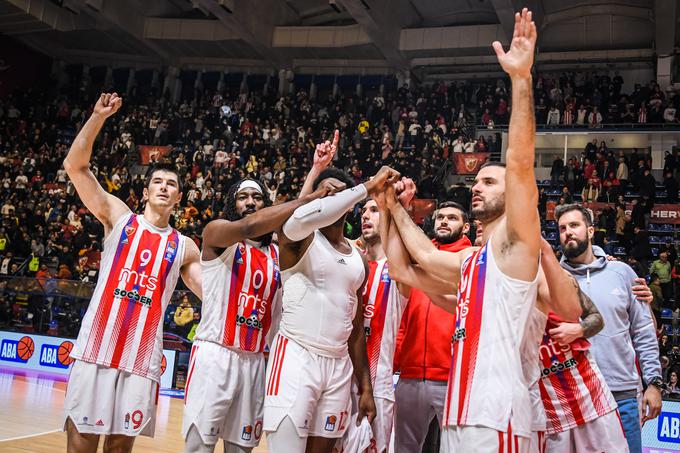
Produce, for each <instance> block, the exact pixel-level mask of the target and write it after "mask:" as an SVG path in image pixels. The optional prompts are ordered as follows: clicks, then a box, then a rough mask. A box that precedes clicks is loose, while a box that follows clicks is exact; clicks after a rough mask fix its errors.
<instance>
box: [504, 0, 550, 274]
mask: <svg viewBox="0 0 680 453" xmlns="http://www.w3.org/2000/svg"><path fill="white" fill-rule="evenodd" d="M535 46H536V24H535V23H534V22H533V21H532V15H531V11H528V10H527V9H526V8H524V9H523V10H522V13H521V14H520V13H517V14H515V30H514V34H513V37H512V42H511V43H510V50H508V52H507V53H506V52H504V51H503V47H502V46H501V43H500V42H498V41H496V42H494V43H493V48H494V50H495V51H496V55H497V57H498V61H499V63H500V64H501V66H502V67H503V70H504V71H505V72H506V73H508V75H509V76H510V81H511V84H512V114H511V115H510V126H509V129H508V149H507V154H506V174H505V213H506V228H505V230H504V232H503V231H502V232H501V234H500V235H495V236H494V238H493V240H494V245H497V249H499V250H501V249H507V246H508V245H509V246H511V247H512V248H513V249H517V251H516V252H514V251H513V253H512V257H511V258H510V259H507V260H500V261H499V265H500V267H501V270H502V271H503V272H504V273H506V274H508V275H509V276H511V277H515V278H520V279H523V280H531V279H533V278H532V277H533V276H535V275H536V272H537V270H538V254H539V249H540V239H541V235H540V219H539V214H538V210H537V209H536V206H537V205H538V189H537V187H536V181H535V179H534V178H535V177H534V154H535V149H534V147H535V146H534V145H535V143H534V142H535V130H536V119H535V117H534V102H533V92H532V78H531V67H532V65H533V61H534V48H535ZM504 235H505V237H503V236H504ZM499 241H500V242H499ZM498 245H500V247H499V246H498ZM506 256H507V255H506ZM517 259H522V260H525V263H524V265H523V266H517V265H516V262H517Z"/></svg>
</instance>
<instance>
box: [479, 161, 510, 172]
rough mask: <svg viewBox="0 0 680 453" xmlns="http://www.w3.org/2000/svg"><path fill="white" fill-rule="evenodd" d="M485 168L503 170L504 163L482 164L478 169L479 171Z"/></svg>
mask: <svg viewBox="0 0 680 453" xmlns="http://www.w3.org/2000/svg"><path fill="white" fill-rule="evenodd" d="M486 167H501V168H505V163H504V162H484V163H483V164H482V166H481V167H479V169H480V170H481V169H482V168H486Z"/></svg>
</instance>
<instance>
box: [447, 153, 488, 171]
mask: <svg viewBox="0 0 680 453" xmlns="http://www.w3.org/2000/svg"><path fill="white" fill-rule="evenodd" d="M490 155H491V153H453V164H454V165H455V166H456V173H457V174H459V175H474V174H476V173H477V172H478V171H479V167H481V166H482V165H484V164H485V163H486V161H488V160H489V156H490Z"/></svg>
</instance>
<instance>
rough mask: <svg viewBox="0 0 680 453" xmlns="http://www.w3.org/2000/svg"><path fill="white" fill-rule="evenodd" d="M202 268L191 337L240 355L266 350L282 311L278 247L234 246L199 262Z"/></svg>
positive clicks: (238, 243)
mask: <svg viewBox="0 0 680 453" xmlns="http://www.w3.org/2000/svg"><path fill="white" fill-rule="evenodd" d="M201 268H202V278H203V310H202V311H203V312H202V319H201V322H200V323H199V324H198V327H197V328H196V336H195V337H194V338H195V339H196V340H203V341H211V342H213V343H218V344H221V345H222V346H226V347H228V348H233V349H238V350H240V351H246V352H262V351H264V346H265V344H266V342H267V335H268V333H269V329H270V327H271V325H272V315H273V314H274V319H279V316H276V313H277V311H280V310H281V274H280V271H279V254H278V250H277V248H276V246H275V245H269V246H265V247H262V246H261V245H260V243H258V242H255V241H250V240H246V241H243V242H237V243H236V244H233V245H232V246H230V247H228V248H227V249H226V250H225V251H224V252H223V253H222V255H220V256H219V257H217V258H215V259H213V260H210V261H203V260H201ZM275 327H278V326H275Z"/></svg>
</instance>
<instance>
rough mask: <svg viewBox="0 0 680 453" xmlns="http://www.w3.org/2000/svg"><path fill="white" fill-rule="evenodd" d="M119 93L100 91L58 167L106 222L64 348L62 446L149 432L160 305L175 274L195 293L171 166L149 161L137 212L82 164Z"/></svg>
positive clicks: (119, 446) (123, 446) (194, 265)
mask: <svg viewBox="0 0 680 453" xmlns="http://www.w3.org/2000/svg"><path fill="white" fill-rule="evenodd" d="M121 105H122V99H121V98H119V97H118V95H117V94H116V93H113V94H108V93H104V94H102V95H101V96H100V98H99V100H98V101H97V103H96V105H95V106H94V111H93V112H92V115H91V116H90V118H89V119H88V121H87V122H86V123H85V125H84V126H83V128H82V130H81V131H80V132H79V133H78V135H77V136H76V138H75V140H74V141H73V144H72V145H71V149H70V150H69V153H68V155H67V156H66V159H65V160H64V168H65V169H66V172H67V173H68V175H69V178H70V179H71V181H72V182H73V185H74V186H75V188H76V191H77V192H78V195H79V196H80V198H81V200H82V201H83V203H84V204H85V206H86V207H87V208H88V209H89V210H90V212H92V213H93V214H94V216H95V217H97V219H98V220H99V221H100V222H101V223H102V224H103V225H104V252H103V253H102V261H101V272H100V274H99V278H98V281H97V286H96V287H95V290H94V293H93V295H92V299H91V300H90V304H89V306H88V308H87V312H86V313H85V316H84V318H83V322H82V326H81V329H80V333H79V334H78V339H77V340H76V344H75V346H74V348H73V351H72V352H71V357H73V358H74V359H76V361H75V363H74V364H73V368H72V370H71V375H70V378H69V385H68V391H67V393H66V402H65V404H64V407H65V429H66V431H67V433H68V451H69V452H78V453H80V452H83V453H84V452H95V451H96V450H97V445H98V443H99V436H100V435H102V434H103V435H105V436H106V439H105V441H104V451H121V452H124V451H131V450H132V445H133V443H134V440H135V436H137V435H139V434H142V435H148V436H153V434H154V424H155V412H156V404H157V401H158V385H159V380H160V376H161V360H162V357H163V349H162V346H163V339H162V333H163V332H162V330H163V323H162V319H163V313H164V312H165V308H166V306H167V304H168V302H169V300H170V297H171V295H172V292H173V290H174V289H175V285H176V283H177V279H178V278H179V276H180V275H181V276H182V279H183V280H184V282H185V283H186V285H187V286H188V287H189V289H191V290H192V291H193V292H194V293H195V294H196V295H198V296H199V297H200V296H201V267H200V264H199V251H198V247H197V246H196V244H195V243H194V242H193V241H192V240H189V239H187V238H186V237H184V236H182V235H181V234H179V233H178V232H177V230H175V229H173V228H172V227H170V226H169V224H168V222H169V219H170V215H171V214H172V211H173V210H174V209H175V207H176V206H177V205H178V204H179V202H180V200H181V198H182V187H181V179H180V177H179V175H178V174H177V171H176V170H175V169H174V168H172V167H170V166H165V165H156V166H152V167H151V169H150V170H149V172H148V173H147V186H146V187H145V188H144V200H146V206H145V208H144V214H143V215H136V214H134V213H132V212H131V211H130V209H129V208H128V207H127V206H126V205H125V203H124V202H123V201H122V200H120V199H118V198H116V197H115V196H113V195H111V194H109V193H107V192H106V191H105V190H104V189H103V188H102V187H101V186H100V185H99V183H98V182H97V179H96V178H95V177H94V175H93V174H92V172H91V171H90V169H89V165H90V157H91V155H92V147H93V143H94V141H95V138H96V137H97V134H98V133H99V131H100V130H101V128H102V126H103V125H104V122H105V120H106V118H108V117H109V116H111V115H113V114H114V113H116V112H117V111H118V109H120V107H121Z"/></svg>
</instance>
